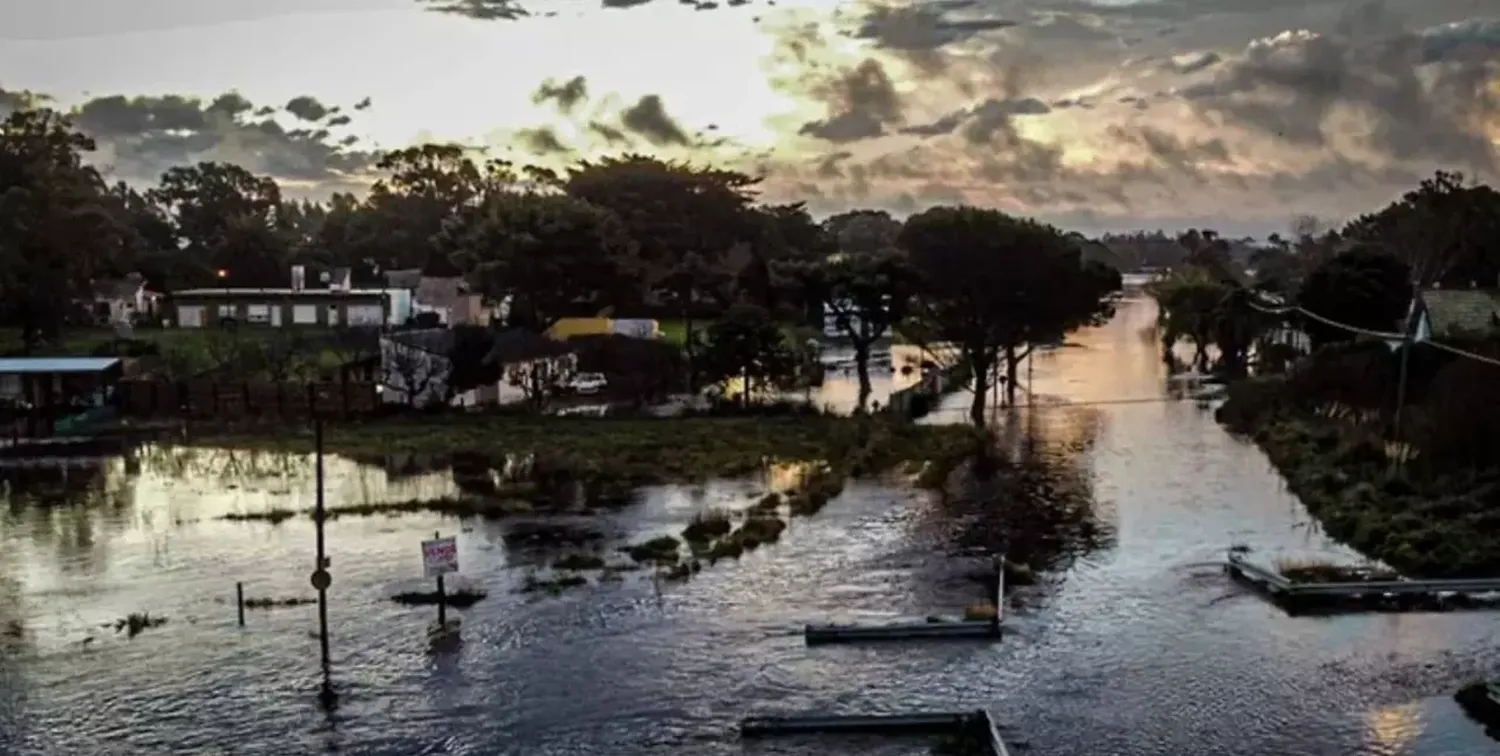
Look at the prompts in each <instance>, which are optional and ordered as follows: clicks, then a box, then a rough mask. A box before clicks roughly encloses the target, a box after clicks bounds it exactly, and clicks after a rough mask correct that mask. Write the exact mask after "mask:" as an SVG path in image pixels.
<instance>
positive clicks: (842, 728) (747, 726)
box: [740, 709, 1010, 756]
mask: <svg viewBox="0 0 1500 756" xmlns="http://www.w3.org/2000/svg"><path fill="white" fill-rule="evenodd" d="M977 725H982V726H983V728H984V731H985V732H986V733H987V735H988V737H989V740H990V750H991V751H993V752H994V756H1010V750H1009V748H1008V747H1007V746H1006V745H1005V739H1004V738H1002V737H1001V735H1000V727H999V725H998V724H996V722H995V718H994V716H992V715H991V714H990V713H989V712H988V711H986V710H984V709H978V710H975V711H959V712H933V713H911V714H855V715H836V714H828V715H809V716H795V717H749V718H747V719H745V720H743V721H741V722H740V735H741V737H745V738H763V737H773V736H779V735H825V734H835V735H839V734H843V735H855V734H886V735H893V734H922V733H933V734H956V733H958V732H960V731H961V730H963V728H965V727H972V726H977Z"/></svg>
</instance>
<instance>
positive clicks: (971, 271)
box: [900, 207, 1108, 425]
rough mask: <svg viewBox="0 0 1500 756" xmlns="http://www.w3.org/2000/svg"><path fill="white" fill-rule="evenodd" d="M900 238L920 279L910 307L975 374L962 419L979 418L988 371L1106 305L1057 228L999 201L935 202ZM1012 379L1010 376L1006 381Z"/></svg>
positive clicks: (1099, 286) (1096, 278) (1097, 280)
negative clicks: (992, 205) (1012, 212)
mask: <svg viewBox="0 0 1500 756" xmlns="http://www.w3.org/2000/svg"><path fill="white" fill-rule="evenodd" d="M900 244H901V246H902V247H903V248H905V249H906V250H907V252H908V254H909V255H910V258H911V267H912V269H913V270H914V271H915V274H916V276H917V278H918V280H919V281H920V284H919V286H918V292H919V293H918V294H917V296H915V297H914V298H913V303H914V304H913V306H914V312H913V315H914V317H915V318H916V319H917V321H918V322H919V324H920V328H921V330H923V331H925V332H926V333H927V334H929V335H930V337H932V338H935V339H937V340H940V341H943V342H947V343H950V344H953V345H954V346H955V347H956V348H957V349H958V350H959V352H960V353H961V355H962V359H963V360H964V362H965V363H966V364H967V365H968V367H969V369H970V372H971V374H972V376H973V389H974V401H973V404H972V406H971V407H970V418H971V419H972V420H973V421H974V423H975V424H976V425H980V424H983V423H984V418H985V401H986V395H987V394H988V393H989V392H988V390H987V389H988V381H989V375H990V371H991V370H992V369H994V368H996V367H997V366H998V365H999V364H1000V360H1001V359H1002V358H1006V359H1007V360H1008V361H1009V362H1010V364H1014V362H1015V360H1016V359H1017V356H1016V355H1018V354H1019V353H1020V352H1021V351H1022V350H1025V349H1029V348H1031V347H1032V346H1034V345H1037V344H1042V343H1048V342H1051V341H1054V340H1056V339H1058V338H1060V337H1061V336H1063V335H1064V334H1066V333H1067V332H1068V331H1069V330H1071V329H1073V328H1076V327H1078V326H1080V325H1082V324H1084V323H1086V322H1089V321H1090V320H1092V319H1093V318H1095V317H1097V316H1098V315H1100V314H1101V313H1103V312H1105V311H1106V310H1107V308H1108V305H1107V303H1106V301H1105V297H1104V296H1102V295H1103V294H1104V293H1105V292H1104V291H1103V288H1104V286H1105V284H1103V283H1102V281H1103V277H1101V276H1100V275H1098V274H1097V273H1094V272H1091V271H1089V270H1088V269H1086V268H1085V267H1084V266H1083V265H1082V264H1081V263H1080V261H1079V257H1078V252H1077V250H1076V249H1075V248H1074V246H1073V245H1072V244H1070V243H1069V242H1068V241H1067V239H1065V238H1064V237H1063V235H1062V233H1060V232H1059V231H1058V230H1057V229H1056V228H1053V227H1052V226H1049V225H1046V224H1043V223H1039V222H1037V221H1033V220H1027V219H1020V218H1014V217H1011V216H1009V215H1006V214H1005V213H1002V212H1000V211H998V210H988V209H982V208H975V207H939V208H933V209H930V210H927V211H925V212H922V213H919V214H917V215H914V216H912V217H911V218H910V219H909V220H907V222H906V226H905V228H904V229H903V230H902V233H901V237H900ZM1010 385H1011V387H1012V390H1013V387H1014V381H1011V382H1010Z"/></svg>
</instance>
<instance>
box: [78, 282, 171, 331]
mask: <svg viewBox="0 0 1500 756" xmlns="http://www.w3.org/2000/svg"><path fill="white" fill-rule="evenodd" d="M93 294H94V301H93V303H92V309H93V313H94V319H95V321H96V322H98V323H99V324H100V325H119V324H122V323H126V324H129V323H134V322H135V320H136V318H138V317H143V316H149V315H152V314H153V313H155V312H156V305H157V302H158V300H160V298H161V295H160V294H157V293H155V292H152V291H148V290H147V289H146V278H145V276H142V275H141V274H139V273H131V274H130V275H128V276H125V277H123V278H101V279H98V280H96V281H94V282H93Z"/></svg>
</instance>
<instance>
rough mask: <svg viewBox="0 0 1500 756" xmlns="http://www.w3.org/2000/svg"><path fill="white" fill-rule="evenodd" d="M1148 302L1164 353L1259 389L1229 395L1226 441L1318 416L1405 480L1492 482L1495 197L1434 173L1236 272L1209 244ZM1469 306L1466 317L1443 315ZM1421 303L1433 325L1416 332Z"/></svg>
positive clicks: (1497, 452) (1496, 342)
mask: <svg viewBox="0 0 1500 756" xmlns="http://www.w3.org/2000/svg"><path fill="white" fill-rule="evenodd" d="M1151 290H1152V293H1153V294H1154V295H1155V296H1156V298H1157V300H1158V301H1159V303H1160V305H1161V316H1160V322H1159V333H1160V335H1161V339H1162V347H1163V353H1164V355H1165V356H1167V357H1168V358H1174V356H1175V355H1177V354H1180V353H1182V352H1179V351H1178V347H1179V346H1180V345H1185V346H1186V347H1188V349H1187V351H1186V352H1185V354H1186V355H1190V356H1187V357H1186V361H1187V362H1188V363H1190V365H1191V367H1193V368H1195V369H1198V370H1201V371H1218V372H1220V373H1223V374H1227V375H1229V376H1231V377H1238V376H1243V375H1245V374H1246V373H1247V372H1250V371H1252V370H1253V371H1254V372H1256V373H1258V374H1259V375H1260V376H1261V378H1262V380H1260V381H1258V382H1252V383H1249V384H1245V385H1242V386H1239V387H1236V389H1235V391H1234V392H1233V396H1234V397H1235V398H1234V400H1232V401H1231V402H1230V403H1229V405H1227V406H1226V408H1225V412H1224V413H1223V416H1224V418H1225V419H1226V421H1228V422H1229V423H1230V424H1231V425H1232V426H1234V427H1236V428H1237V429H1239V430H1244V431H1247V432H1253V431H1254V430H1255V429H1257V428H1260V427H1264V426H1265V425H1266V424H1267V423H1275V422H1279V421H1282V420H1286V419H1288V418H1289V417H1291V418H1295V417H1301V418H1321V419H1322V420H1325V421H1326V420H1329V419H1334V420H1337V421H1338V422H1339V423H1340V424H1341V425H1342V426H1343V427H1345V428H1346V429H1350V430H1353V431H1356V432H1357V433H1358V434H1361V436H1362V437H1363V438H1364V439H1365V440H1366V442H1367V443H1371V444H1374V445H1375V446H1376V447H1377V448H1378V451H1377V452H1375V453H1374V457H1376V458H1379V459H1386V456H1387V455H1386V453H1385V447H1386V442H1387V441H1394V442H1398V443H1396V444H1393V445H1391V450H1392V454H1398V455H1399V456H1400V457H1402V458H1404V461H1405V468H1406V470H1407V471H1408V472H1411V473H1418V474H1421V475H1423V476H1427V477H1433V478H1435V477H1441V476H1444V475H1450V474H1457V473H1465V474H1467V472H1472V471H1475V470H1495V471H1500V398H1497V397H1496V395H1495V393H1494V392H1493V391H1492V387H1493V386H1494V385H1495V383H1496V381H1497V380H1500V365H1496V364H1489V363H1487V362H1485V361H1483V359H1482V358H1495V357H1500V322H1496V321H1495V319H1494V315H1493V312H1495V311H1496V309H1500V192H1497V191H1496V190H1495V189H1493V188H1492V187H1490V186H1487V185H1483V184H1472V183H1469V182H1467V181H1465V179H1464V177H1463V176H1462V175H1460V174H1453V173H1444V172H1439V173H1437V174H1436V175H1435V176H1434V177H1432V178H1430V179H1428V180H1426V181H1423V182H1422V183H1421V185H1420V186H1419V187H1417V188H1416V189H1414V190H1412V191H1411V192H1408V193H1406V194H1405V195H1404V196H1402V197H1401V198H1399V199H1397V200H1396V201H1395V202H1393V203H1391V204H1390V205H1389V206H1387V207H1385V208H1383V209H1381V210H1379V211H1378V212H1375V213H1370V214H1367V215H1363V216H1360V217H1358V218H1356V219H1354V220H1353V221H1351V222H1350V223H1349V224H1347V225H1346V226H1344V227H1343V228H1342V229H1336V230H1329V231H1325V232H1322V233H1319V234H1316V235H1314V234H1311V233H1308V234H1303V235H1302V236H1300V237H1299V238H1294V239H1291V240H1287V241H1285V242H1281V243H1279V244H1275V245H1272V246H1271V247H1270V248H1268V249H1265V250H1263V251H1262V252H1261V253H1260V254H1259V255H1258V256H1257V258H1256V259H1255V260H1254V262H1253V271H1250V272H1246V271H1242V270H1240V269H1237V268H1236V267H1235V266H1233V265H1230V264H1229V263H1228V262H1227V260H1226V257H1225V255H1224V254H1223V249H1222V247H1220V246H1219V245H1217V244H1216V243H1215V242H1214V240H1212V239H1210V240H1208V241H1207V242H1206V243H1202V244H1199V245H1197V246H1195V247H1193V248H1192V250H1191V256H1190V258H1189V259H1188V261H1187V263H1186V264H1185V265H1182V266H1179V267H1178V268H1177V269H1174V270H1173V271H1172V272H1171V273H1170V274H1168V275H1166V276H1164V277H1162V278H1160V279H1159V280H1157V281H1155V282H1153V284H1152V287H1151ZM1486 292H1488V294H1486ZM1487 297H1488V298H1487ZM1414 300H1415V301H1414ZM1471 300H1472V301H1473V302H1475V303H1477V307H1476V308H1469V307H1468V306H1467V304H1465V305H1464V306H1463V307H1461V308H1460V307H1445V306H1443V304H1444V302H1447V301H1461V302H1462V303H1467V302H1469V301H1471ZM1486 302H1488V306H1487V309H1486V306H1485V303H1486ZM1426 304H1431V305H1432V306H1433V309H1434V311H1435V312H1438V311H1439V310H1440V311H1441V312H1438V314H1439V315H1442V316H1443V317H1442V318H1438V317H1434V318H1433V319H1431V320H1430V321H1429V325H1428V329H1427V330H1428V332H1424V333H1420V334H1419V333H1418V326H1419V322H1418V317H1419V316H1420V313H1421V312H1422V309H1421V308H1422V307H1423V306H1425V305H1426ZM1470 309H1473V310H1474V311H1473V312H1469V310H1470ZM1470 316H1472V317H1470ZM1456 317H1467V318H1468V320H1466V321H1462V322H1453V321H1454V319H1455V318H1456ZM1406 335H1410V336H1411V339H1412V340H1411V343H1409V344H1408V345H1406V346H1403V345H1402V342H1403V340H1404V337H1405V336H1406ZM1431 341H1436V342H1438V343H1439V344H1442V345H1446V346H1449V347H1453V348H1456V349H1460V350H1463V351H1466V352H1468V353H1470V354H1471V355H1474V356H1476V357H1478V358H1481V359H1474V358H1471V357H1464V356H1461V355H1458V354H1456V353H1454V352H1452V351H1449V350H1444V349H1442V348H1440V347H1439V346H1434V345H1433V344H1432V343H1430V342H1431ZM1270 375H1279V376H1281V377H1278V378H1274V379H1270V380H1267V379H1266V376H1270Z"/></svg>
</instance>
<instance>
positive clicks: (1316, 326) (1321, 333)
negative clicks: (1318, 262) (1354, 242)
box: [1297, 248, 1412, 346]
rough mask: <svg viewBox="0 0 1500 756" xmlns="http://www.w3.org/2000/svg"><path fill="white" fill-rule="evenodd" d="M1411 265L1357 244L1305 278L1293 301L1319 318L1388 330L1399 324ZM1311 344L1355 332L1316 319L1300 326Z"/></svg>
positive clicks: (1352, 335)
mask: <svg viewBox="0 0 1500 756" xmlns="http://www.w3.org/2000/svg"><path fill="white" fill-rule="evenodd" d="M1410 278H1411V270H1410V269H1409V268H1408V267H1407V266H1406V264H1405V263H1403V262H1402V261H1400V260H1398V259H1396V258H1394V257H1391V256H1390V255H1387V254H1384V253H1382V252H1379V251H1376V250H1373V249H1370V248H1360V249H1354V250H1351V251H1349V252H1345V253H1343V254H1341V255H1339V256H1337V257H1335V258H1333V259H1332V260H1330V261H1328V263H1326V264H1324V265H1322V266H1320V267H1319V268H1318V269H1317V270H1315V271H1313V272H1312V275H1310V276H1308V277H1307V282H1306V283H1305V284H1303V286H1302V290H1301V291H1300V292H1299V293H1298V295H1297V304H1298V305H1300V306H1301V307H1303V308H1305V309H1306V310H1308V311H1309V312H1312V313H1315V314H1317V315H1321V316H1322V317H1324V318H1328V319H1330V320H1334V321H1337V322H1339V323H1345V324H1347V325H1351V326H1355V327H1357V328H1364V329H1367V330H1371V331H1379V332H1382V333H1389V332H1392V331H1399V330H1402V329H1401V323H1402V318H1403V317H1404V316H1405V315H1406V313H1407V311H1408V309H1409V308H1410V306H1411V295H1412V285H1411V281H1410ZM1305 328H1306V330H1307V334H1308V336H1310V337H1311V338H1312V341H1313V344H1314V346H1321V345H1323V344H1329V343H1332V342H1335V341H1352V340H1353V339H1354V338H1355V336H1356V334H1355V333H1353V332H1351V331H1348V330H1345V329H1342V328H1338V327H1335V326H1330V325H1328V324H1327V323H1323V322H1321V321H1318V320H1316V319H1311V318H1310V319H1308V322H1307V323H1306V326H1305Z"/></svg>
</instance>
